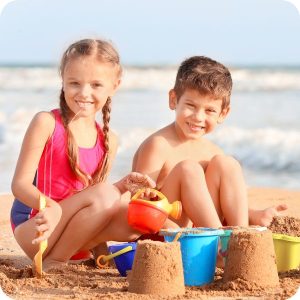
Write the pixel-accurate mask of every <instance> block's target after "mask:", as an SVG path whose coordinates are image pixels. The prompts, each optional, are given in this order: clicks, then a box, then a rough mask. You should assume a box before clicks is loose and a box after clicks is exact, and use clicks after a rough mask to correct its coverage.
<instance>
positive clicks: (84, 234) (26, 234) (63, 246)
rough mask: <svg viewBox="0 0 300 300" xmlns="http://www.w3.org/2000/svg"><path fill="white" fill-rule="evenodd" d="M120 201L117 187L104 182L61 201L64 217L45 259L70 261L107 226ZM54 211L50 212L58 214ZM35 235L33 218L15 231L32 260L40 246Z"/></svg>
mask: <svg viewBox="0 0 300 300" xmlns="http://www.w3.org/2000/svg"><path fill="white" fill-rule="evenodd" d="M119 199H120V193H119V190H118V189H117V188H116V187H114V186H113V185H109V184H104V183H101V184H97V185H95V186H92V187H89V188H87V189H86V190H84V191H81V192H79V193H77V194H75V195H73V196H71V197H70V198H68V199H65V200H62V201H60V203H59V204H60V206H61V209H62V215H61V218H60V221H59V223H58V225H57V227H56V228H55V230H54V232H53V233H52V235H51V236H50V238H49V239H48V248H47V250H46V252H45V254H44V257H46V259H47V256H48V257H49V259H56V258H57V259H58V260H61V261H67V260H68V259H69V258H70V257H71V256H72V255H73V254H75V253H76V252H77V251H78V250H80V249H82V247H83V246H84V245H85V244H87V243H88V242H89V241H90V240H92V239H93V238H94V236H95V235H96V233H97V232H98V231H100V230H101V229H103V227H105V226H106V225H107V223H108V222H109V220H110V219H111V218H112V216H113V215H114V214H115V213H116V211H117V210H118V209H119ZM54 210H55V208H53V211H52V212H51V211H50V212H49V213H52V214H53V215H55V211H54ZM35 234H36V229H35V222H34V219H30V220H28V221H26V222H25V223H23V224H21V225H19V226H18V227H17V228H16V229H15V238H16V240H17V242H18V243H19V245H20V246H21V248H22V249H23V250H24V252H25V253H26V254H27V255H28V256H29V257H30V258H31V259H33V257H34V255H35V254H36V252H37V251H38V246H37V245H32V243H31V241H32V240H33V239H34V237H35Z"/></svg>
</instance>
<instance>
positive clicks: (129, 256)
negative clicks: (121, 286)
mask: <svg viewBox="0 0 300 300" xmlns="http://www.w3.org/2000/svg"><path fill="white" fill-rule="evenodd" d="M128 246H131V247H132V250H130V251H128V252H126V253H123V254H121V255H119V256H117V257H114V261H115V265H116V267H117V269H118V271H119V273H120V274H121V276H124V277H126V275H127V274H126V273H127V271H129V270H131V269H132V264H133V259H134V255H135V250H136V243H134V242H132V243H122V244H114V245H110V246H108V251H109V253H110V254H113V253H115V252H117V251H119V250H121V249H123V248H125V247H128Z"/></svg>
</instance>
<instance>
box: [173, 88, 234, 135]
mask: <svg viewBox="0 0 300 300" xmlns="http://www.w3.org/2000/svg"><path fill="white" fill-rule="evenodd" d="M169 96H170V99H169V105H170V108H171V109H173V110H175V114H176V119H175V128H176V131H177V134H178V135H179V136H180V137H181V138H184V139H197V138H199V137H201V136H203V135H204V134H207V133H209V132H211V131H213V130H214V128H215V127H216V125H217V124H218V123H221V122H222V121H223V120H224V118H225V117H226V115H227V113H228V111H229V108H225V109H223V110H222V99H214V98H212V97H211V96H210V95H203V94H201V93H199V92H198V91H197V90H193V89H186V90H185V91H184V93H183V94H182V95H181V96H180V98H179V99H178V98H177V95H176V93H175V91H174V90H171V91H170V93H169Z"/></svg>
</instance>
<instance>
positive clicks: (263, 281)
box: [224, 229, 279, 289]
mask: <svg viewBox="0 0 300 300" xmlns="http://www.w3.org/2000/svg"><path fill="white" fill-rule="evenodd" d="M230 281H233V282H236V283H238V284H239V285H240V286H243V285H246V286H248V287H251V288H252V289H254V288H257V287H262V288H264V287H265V288H268V287H269V288H272V287H277V286H278V284H279V278H278V274H277V267H276V259H275V251H274V245H273V238H272V232H271V231H270V230H263V231H258V230H255V229H240V230H233V231H232V234H231V237H230V240H229V245H228V256H227V261H226V264H225V271H224V282H227V283H228V282H230ZM229 284H230V283H229Z"/></svg>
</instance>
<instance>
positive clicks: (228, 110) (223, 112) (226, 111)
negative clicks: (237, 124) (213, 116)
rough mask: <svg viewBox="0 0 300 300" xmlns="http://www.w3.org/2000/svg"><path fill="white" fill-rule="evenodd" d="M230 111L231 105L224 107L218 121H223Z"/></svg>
mask: <svg viewBox="0 0 300 300" xmlns="http://www.w3.org/2000/svg"><path fill="white" fill-rule="evenodd" d="M229 112H230V106H227V107H226V108H223V110H222V111H221V113H220V115H219V118H218V123H219V124H220V123H222V122H223V121H224V120H225V118H226V117H227V115H228V114H229Z"/></svg>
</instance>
